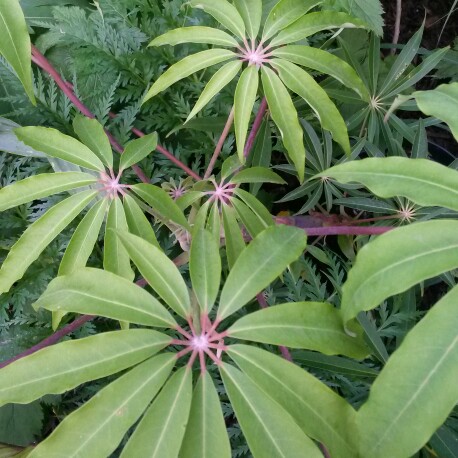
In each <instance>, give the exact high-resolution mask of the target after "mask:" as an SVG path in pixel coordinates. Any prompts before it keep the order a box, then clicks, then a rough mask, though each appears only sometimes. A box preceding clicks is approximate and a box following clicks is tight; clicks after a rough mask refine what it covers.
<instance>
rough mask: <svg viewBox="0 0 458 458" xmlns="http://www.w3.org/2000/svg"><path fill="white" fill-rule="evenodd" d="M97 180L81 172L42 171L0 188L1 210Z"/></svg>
mask: <svg viewBox="0 0 458 458" xmlns="http://www.w3.org/2000/svg"><path fill="white" fill-rule="evenodd" d="M96 182H97V178H96V177H94V176H92V175H90V174H88V173H81V172H63V173H42V174H40V175H35V176H31V177H29V178H25V179H24V180H21V181H16V182H15V183H13V184H10V185H9V186H5V187H4V188H1V189H0V211H5V210H8V209H9V208H13V207H17V206H18V205H22V204H25V203H27V202H31V201H32V200H36V199H43V198H44V197H48V196H51V195H53V194H57V193H59V192H63V191H69V190H70V189H76V188H80V187H83V186H87V185H90V184H93V183H96Z"/></svg>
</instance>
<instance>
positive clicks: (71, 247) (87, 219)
mask: <svg viewBox="0 0 458 458" xmlns="http://www.w3.org/2000/svg"><path fill="white" fill-rule="evenodd" d="M107 207H108V200H107V199H102V200H100V201H99V202H97V203H96V204H95V205H94V206H93V207H92V208H91V209H90V210H89V211H88V212H87V214H86V215H85V216H84V218H83V219H82V221H81V223H79V224H78V227H77V228H76V230H75V232H74V234H73V236H72V238H71V240H70V243H69V244H68V246H67V249H66V250H65V253H64V257H63V258H62V262H61V263H60V266H59V274H58V275H68V274H70V273H72V272H74V271H75V270H77V269H79V268H80V267H84V266H85V265H86V263H87V261H88V259H89V256H90V255H91V253H92V250H93V249H94V246H95V244H96V242H97V239H98V237H99V232H100V228H101V227H102V223H103V220H104V219H105V213H106V211H107Z"/></svg>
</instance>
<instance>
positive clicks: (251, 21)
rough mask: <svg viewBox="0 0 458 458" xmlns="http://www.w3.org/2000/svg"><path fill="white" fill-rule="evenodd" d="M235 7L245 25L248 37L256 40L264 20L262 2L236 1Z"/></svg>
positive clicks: (257, 0)
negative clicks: (262, 19)
mask: <svg viewBox="0 0 458 458" xmlns="http://www.w3.org/2000/svg"><path fill="white" fill-rule="evenodd" d="M234 5H235V7H236V8H237V10H238V11H239V13H240V15H241V16H242V18H243V22H244V23H245V28H246V31H247V34H248V36H249V37H250V38H251V39H252V40H255V39H256V37H257V36H258V32H259V26H260V25H261V18H262V0H234Z"/></svg>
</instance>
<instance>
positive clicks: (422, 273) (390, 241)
mask: <svg viewBox="0 0 458 458" xmlns="http://www.w3.org/2000/svg"><path fill="white" fill-rule="evenodd" d="M457 248H458V221H451V220H436V221H427V222H422V223H416V224H412V225H411V226H406V227H401V228H399V229H395V230H393V231H390V232H387V233H386V234H383V235H381V236H380V237H379V238H377V239H376V240H374V241H372V242H371V243H368V244H367V245H365V246H364V247H363V248H362V249H361V250H360V251H359V253H358V255H357V257H356V262H355V265H354V267H353V268H352V269H351V270H350V272H349V274H348V279H347V281H346V282H345V284H344V285H343V288H342V312H343V316H344V320H345V322H347V321H348V320H351V319H352V318H354V317H355V316H356V315H357V314H358V313H359V312H360V311H362V310H370V309H373V308H374V307H376V306H377V305H379V304H380V303H381V302H382V301H384V300H385V299H386V298H388V297H390V296H393V295H394V294H398V293H402V292H403V291H406V290H408V289H409V288H410V287H411V286H413V285H415V284H417V283H420V282H421V281H423V280H426V279H427V278H431V277H435V276H436V275H439V274H441V273H443V272H447V271H448V270H452V269H456V268H457V267H458V256H457V255H456V253H457Z"/></svg>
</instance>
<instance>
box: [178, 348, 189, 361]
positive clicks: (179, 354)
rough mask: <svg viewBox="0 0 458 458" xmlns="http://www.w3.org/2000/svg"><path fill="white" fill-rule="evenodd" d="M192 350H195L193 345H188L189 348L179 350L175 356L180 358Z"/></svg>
mask: <svg viewBox="0 0 458 458" xmlns="http://www.w3.org/2000/svg"><path fill="white" fill-rule="evenodd" d="M191 351H193V348H192V347H187V348H185V349H184V350H181V351H179V352H178V353H177V354H176V355H175V357H176V359H180V358H181V357H183V356H185V355H187V354H188V353H189V352H191Z"/></svg>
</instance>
